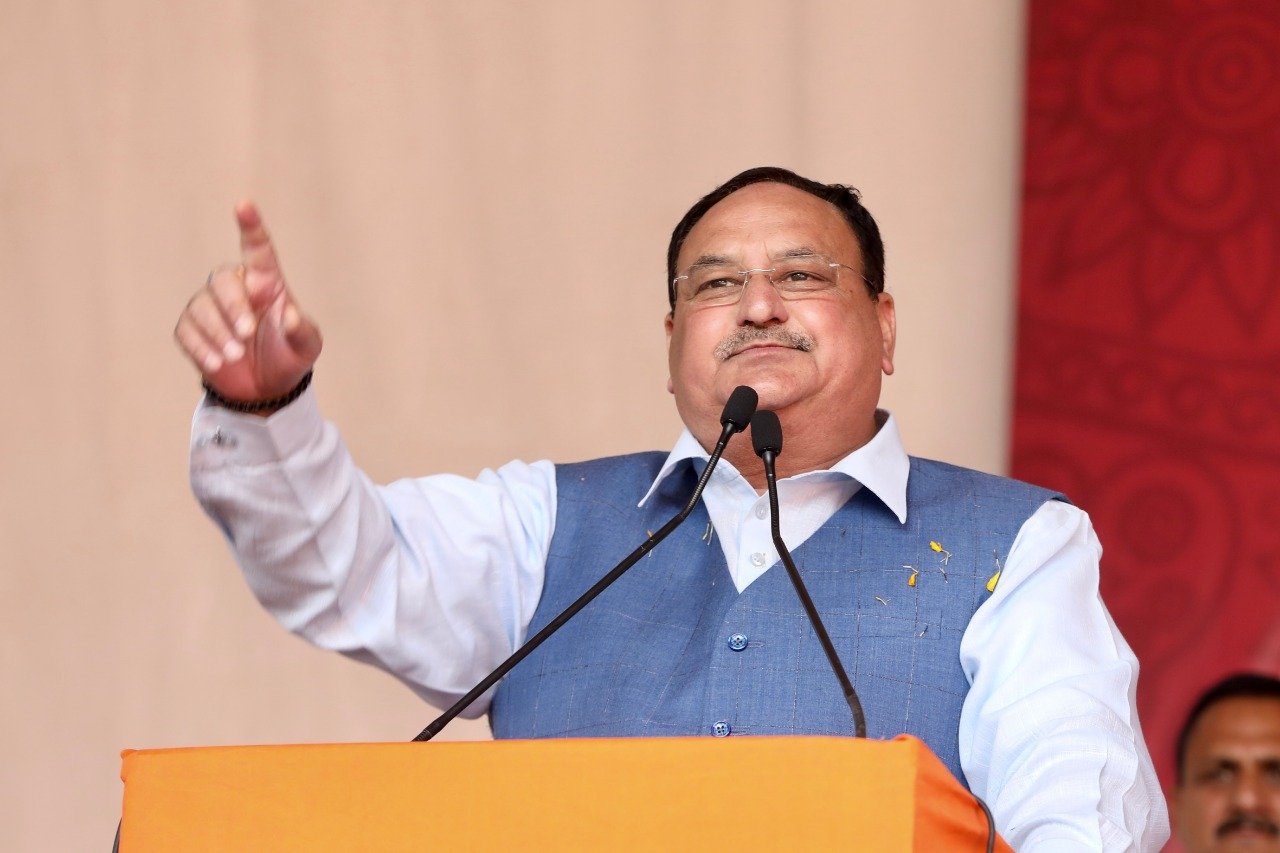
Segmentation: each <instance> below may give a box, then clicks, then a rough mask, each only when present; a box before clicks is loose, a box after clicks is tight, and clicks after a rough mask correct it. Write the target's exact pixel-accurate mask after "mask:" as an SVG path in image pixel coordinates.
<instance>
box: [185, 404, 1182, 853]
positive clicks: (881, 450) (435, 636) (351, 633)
mask: <svg viewBox="0 0 1280 853" xmlns="http://www.w3.org/2000/svg"><path fill="white" fill-rule="evenodd" d="M879 420H880V424H881V426H880V429H879V431H878V432H877V433H876V435H875V437H874V438H873V439H872V440H871V441H870V442H868V443H867V444H866V445H864V446H863V447H860V448H859V449H857V450H856V451H854V452H853V453H851V454H849V455H848V456H847V457H845V458H844V459H842V460H841V461H840V462H839V463H837V464H836V465H835V466H833V467H832V468H831V469H830V470H827V471H812V472H808V473H805V474H800V475H797V476H795V477H790V478H787V479H784V480H782V481H780V482H779V484H778V489H779V502H780V508H779V517H780V524H781V530H782V535H783V539H784V541H786V542H787V544H788V547H790V548H793V549H794V548H796V547H798V546H799V545H800V544H801V543H802V542H804V541H805V540H806V539H807V538H808V537H809V536H810V535H812V534H813V532H814V531H816V530H817V529H818V528H819V527H821V525H822V524H823V523H824V522H825V521H826V520H828V519H829V518H830V517H831V515H832V514H834V512H835V511H836V510H837V509H839V507H840V506H842V505H843V504H844V503H845V502H847V501H848V499H849V498H850V497H851V496H852V495H853V494H854V493H855V492H856V491H857V490H858V489H859V488H868V489H870V490H871V491H872V492H873V493H875V495H876V496H877V497H878V498H879V499H880V500H882V501H883V502H884V503H885V504H886V505H887V506H888V507H889V508H890V509H891V510H892V511H893V512H894V513H895V515H897V517H898V519H899V521H903V522H905V521H906V518H907V512H908V507H907V502H906V489H907V477H908V471H909V461H908V458H907V454H906V452H905V450H904V449H903V447H902V443H901V440H900V438H899V435H898V430H897V427H896V425H895V423H894V420H893V418H892V416H890V415H888V414H887V413H880V416H879ZM690 457H701V458H706V452H705V451H704V450H703V449H702V447H701V446H700V445H699V444H698V442H697V441H696V440H695V439H694V438H693V436H692V435H691V434H689V432H688V431H687V430H686V431H684V432H683V433H682V434H681V436H680V438H679V439H678V440H677V442H676V445H675V447H674V448H673V449H672V451H671V454H670V456H669V457H668V459H667V461H666V463H665V464H664V465H663V467H662V469H661V471H660V473H659V474H658V477H657V479H656V480H655V486H656V485H657V483H659V482H661V481H662V479H663V478H664V477H665V476H666V475H667V474H668V473H669V472H670V471H671V470H672V469H673V468H674V467H675V465H676V463H677V462H679V461H680V460H682V459H686V458H690ZM191 481H192V487H193V489H194V491H195V493H196V495H197V497H198V498H199V499H200V502H201V504H202V505H203V506H204V507H205V509H206V511H207V512H209V514H210V515H211V516H212V517H213V518H214V519H215V520H216V521H217V522H218V523H219V524H220V525H221V526H222V528H223V530H224V531H225V532H226V533H227V536H228V537H229V539H230V540H231V542H232V544H233V547H234V550H235V553H236V557H237V560H238V561H239V563H240V565H241V567H242V569H243V570H244V573H245V577H246V579H247V580H248V582H249V585H250V586H251V587H252V589H253V591H254V593H255V594H256V595H257V597H258V598H259V600H260V601H261V602H262V604H263V605H264V606H265V607H266V608H267V609H268V610H269V611H270V612H271V613H272V614H273V615H274V616H275V617H276V618H277V619H278V620H279V621H280V622H281V624H283V625H284V626H285V627H286V628H288V629H289V630H291V631H294V632H296V633H298V634H301V635H302V636H304V637H306V638H307V639H308V640H310V641H311V642H313V643H315V644H317V645H319V646H322V647H324V648H328V649H333V650H336V651H340V652H342V653H344V654H347V655H350V656H352V657H354V658H356V659H358V660H362V661H365V662H367V663H371V664H374V665H376V666H379V667H381V668H383V669H385V670H387V671H388V672H390V673H392V674H393V675H395V676H396V677H398V678H400V679H401V680H402V681H404V682H405V683H406V684H407V685H409V686H410V687H411V688H412V689H413V690H414V691H416V692H417V693H418V694H419V695H420V696H422V697H423V698H424V699H426V700H427V701H428V702H431V703H432V704H433V705H437V706H440V707H444V706H446V705H449V704H452V702H453V701H455V700H456V699H457V698H458V697H460V696H461V695H462V694H464V693H465V692H466V691H467V690H469V689H470V688H471V686H472V685H473V684H475V683H476V682H477V681H479V680H480V679H481V678H482V677H483V676H484V675H486V674H487V673H488V672H489V671H491V670H492V669H493V668H494V667H496V666H497V665H498V664H499V663H501V662H502V661H503V660H504V659H505V658H506V657H507V656H509V655H510V654H511V652H512V651H514V650H515V648H516V646H517V645H518V644H519V643H520V642H521V641H522V640H523V638H524V636H525V632H526V628H527V626H528V624H529V622H530V620H531V619H532V617H533V613H534V610H535V609H536V607H537V604H538V600H539V597H540V595H541V591H542V583H543V567H544V563H545V561H546V555H547V551H548V547H549V543H550V541H551V535H552V533H553V531H554V528H555V511H556V482H555V468H554V466H553V465H552V464H551V463H550V462H547V461H541V462H534V463H532V464H526V463H523V462H512V463H509V464H507V465H504V466H503V467H501V468H499V469H497V470H496V471H492V470H486V471H484V472H482V473H481V474H480V475H479V476H478V477H477V478H475V479H468V478H464V477H458V476H453V475H436V476H431V477H422V478H416V479H409V480H401V481H398V482H396V483H392V484H391V485H388V486H375V485H374V484H372V483H371V482H370V481H369V480H368V478H367V477H365V476H364V474H363V473H362V472H360V471H359V469H357V468H356V467H355V465H354V463H353V462H352V460H351V458H350V456H349V454H348V453H347V451H346V449H345V447H344V446H343V444H342V441H341V438H340V437H339V435H338V432H337V430H336V429H335V428H334V427H333V426H332V425H331V424H329V423H327V422H325V421H324V420H323V419H322V418H321V417H320V415H319V412H318V410H317V408H316V404H315V398H314V396H313V394H312V393H311V392H308V393H306V394H304V395H303V397H302V398H300V399H299V400H298V401H297V402H296V403H294V404H292V405H290V406H289V407H287V408H286V409H284V410H282V411H280V412H278V413H276V414H275V415H273V416H272V417H270V418H268V419H265V420H264V419H260V418H254V417H250V416H244V415H237V414H235V413H233V412H230V411H227V410H225V409H221V408H218V407H214V406H202V407H201V408H200V409H198V410H197V412H196V416H195V420H194V424H193V430H192V446H191ZM650 492H652V488H651V489H650ZM624 497H625V496H624ZM647 497H648V495H647V494H646V495H637V496H635V500H637V501H639V502H641V503H643V501H644V500H645V499H646V498H647ZM703 498H704V501H705V504H706V507H707V511H708V515H709V516H710V518H711V525H710V527H709V529H708V530H707V531H706V535H707V536H708V538H710V537H711V535H712V533H713V531H712V529H711V528H714V534H715V537H716V538H717V539H718V541H719V542H720V544H721V547H722V549H723V550H724V556H725V560H726V563H727V566H728V568H729V572H730V574H731V575H732V577H733V581H734V584H735V585H736V587H737V588H738V590H739V591H741V590H743V589H746V588H747V586H749V585H750V584H751V583H752V582H754V581H755V580H756V579H757V578H759V577H760V576H761V575H762V574H763V573H764V572H765V571H767V570H768V569H769V568H770V567H771V566H772V565H773V564H774V563H775V562H776V561H777V554H776V553H775V551H774V549H773V544H772V537H771V535H770V530H769V513H768V503H767V499H766V498H765V497H762V496H760V495H758V494H757V493H756V491H755V489H754V488H753V487H752V486H751V485H750V484H749V483H748V482H747V481H746V480H745V479H744V478H743V477H742V475H741V474H739V473H738V472H737V471H736V470H734V469H733V466H732V465H731V464H729V463H728V462H724V461H722V462H721V463H720V467H719V468H718V469H717V472H716V473H715V474H714V475H713V477H712V480H711V482H710V483H708V486H707V489H706V491H705V492H704V495H703ZM637 544H638V543H637ZM1101 552H1102V549H1101V546H1100V545H1099V543H1098V539H1097V536H1096V535H1095V534H1094V532H1093V527H1092V525H1091V523H1090V521H1089V518H1088V516H1087V515H1086V514H1085V513H1084V512H1082V511H1081V510H1079V509H1077V508H1076V507H1073V506H1070V505H1068V504H1064V503H1061V502H1058V501H1050V502H1048V503H1046V504H1044V505H1043V506H1042V507H1041V508H1040V509H1039V510H1037V511H1036V512H1035V513H1034V514H1033V515H1032V517H1031V518H1030V519H1028V521H1027V522H1026V524H1024V525H1023V527H1022V529H1021V530H1020V531H1019V533H1018V536H1017V538H1016V540H1015V542H1014V545H1013V548H1012V549H1011V551H1010V552H1009V555H1008V559H1007V561H1006V563H1005V565H1004V567H1003V570H1002V572H1001V575H1000V577H999V580H998V583H997V584H996V587H995V592H994V594H993V595H992V596H991V598H990V599H988V600H987V602H986V603H984V604H983V605H982V606H981V607H980V608H979V609H978V611H977V612H976V613H975V615H974V617H973V618H972V620H971V621H970V623H969V625H968V628H967V629H966V630H965V633H964V636H963V639H962V641H961V646H960V657H961V665H962V667H963V668H964V672H965V675H966V677H967V678H968V679H969V681H970V685H971V687H970V690H969V693H968V696H967V697H966V699H965V702H964V707H963V710H962V712H961V716H960V729H959V740H960V743H959V754H960V762H961V766H962V767H963V768H964V772H965V776H966V778H967V780H968V782H969V784H970V787H971V788H972V789H973V791H974V793H976V794H978V795H979V796H981V797H983V799H985V800H986V801H987V803H988V804H989V805H990V806H991V809H992V812H993V813H994V815H995V817H996V824H997V826H998V827H999V829H1000V831H1001V833H1002V835H1004V837H1005V838H1006V839H1007V840H1008V841H1009V842H1010V843H1011V844H1012V845H1013V846H1014V847H1015V849H1018V850H1031V851H1048V850H1064V851H1065V850H1072V851H1075V850H1081V849H1095V850H1158V849H1159V848H1160V846H1161V845H1162V844H1163V843H1164V841H1165V840H1166V839H1167V837H1168V814H1167V811H1166V808H1165V803H1164V798H1163V796H1162V795H1161V792H1160V788H1159V783H1158V782H1157V779H1156V776H1155V771H1154V769H1153V767H1152V764H1151V759H1150V756H1149V755H1148V753H1147V749H1146V745H1145V743H1144V741H1143V739H1142V732H1141V727H1140V725H1139V722H1138V717H1137V709H1136V701H1135V695H1136V682H1137V674H1138V664H1137V661H1136V659H1135V658H1134V655H1133V653H1132V651H1131V650H1130V649H1129V646H1128V645H1127V643H1125V641H1124V638H1123V637H1122V636H1121V635H1120V633H1119V631H1118V630H1117V629H1116V627H1115V624H1114V623H1113V622H1112V620H1111V617H1110V615H1109V614H1108V613H1107V610H1106V608H1105V606H1104V605H1103V603H1102V601H1101V598H1100V597H1099V594H1098V564H1099V559H1100V557H1101ZM608 568H609V567H608V566H601V567H600V573H601V574H603V573H604V572H605V571H606V570H607V569H608ZM487 705H488V697H487V696H486V697H484V698H482V699H481V700H480V701H479V702H477V703H476V705H473V706H472V708H471V710H470V712H469V715H472V716H478V715H479V714H481V713H483V712H484V710H485V709H486V708H487Z"/></svg>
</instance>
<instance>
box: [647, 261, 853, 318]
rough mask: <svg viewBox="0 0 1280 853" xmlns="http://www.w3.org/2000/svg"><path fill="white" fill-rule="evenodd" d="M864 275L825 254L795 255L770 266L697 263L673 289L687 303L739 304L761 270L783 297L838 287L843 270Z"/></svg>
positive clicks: (677, 277)
mask: <svg viewBox="0 0 1280 853" xmlns="http://www.w3.org/2000/svg"><path fill="white" fill-rule="evenodd" d="M842 267H843V268H844V269H847V270H849V271H850V272H852V273H853V274H854V275H858V276H859V278H861V277H862V276H861V275H860V274H859V273H858V271H857V270H855V269H854V268H853V267H851V266H849V265H848V264H841V263H837V262H836V261H833V260H831V259H829V258H825V257H823V256H822V255H795V256H792V257H787V258H779V259H778V260H776V261H774V266H772V267H770V268H769V269H749V270H744V269H738V267H737V266H736V265H733V264H722V263H708V264H694V265H693V266H691V267H689V269H687V270H685V272H684V273H683V274H682V275H678V276H676V277H675V278H674V279H672V281H671V289H672V291H673V292H675V293H677V294H679V296H680V298H681V299H683V300H684V301H686V302H692V303H694V304H696V305H706V306H717V305H736V304H737V303H738V300H740V299H741V298H742V293H743V291H745V290H746V289H747V284H748V283H749V282H750V281H751V276H753V275H755V274H756V273H760V274H762V275H764V276H765V278H767V279H768V280H769V283H770V284H771V285H773V289H774V290H776V291H777V292H778V295H779V296H781V297H782V298H783V299H803V298H804V297H806V296H814V295H817V294H820V293H824V292H826V291H830V290H834V289H835V288H836V287H838V286H839V284H840V269H841V268H842Z"/></svg>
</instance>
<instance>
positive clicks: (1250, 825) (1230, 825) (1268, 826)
mask: <svg viewBox="0 0 1280 853" xmlns="http://www.w3.org/2000/svg"><path fill="white" fill-rule="evenodd" d="M1242 829H1256V830H1260V831H1262V832H1265V833H1267V834H1268V835H1270V836H1271V837H1272V838H1275V837H1276V836H1277V835H1280V826H1277V825H1276V823H1275V822H1274V821H1270V820H1267V819H1266V818H1265V817H1259V816H1258V815H1252V814H1239V815H1234V816H1233V817H1232V818H1231V819H1230V820H1228V821H1226V822H1225V823H1223V824H1222V825H1221V826H1219V827H1218V829H1217V830H1216V831H1215V832H1214V836H1215V837H1217V838H1225V837H1227V836H1228V835H1230V834H1231V833H1233V832H1239V831H1240V830H1242Z"/></svg>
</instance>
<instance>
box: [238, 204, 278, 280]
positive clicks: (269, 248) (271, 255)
mask: <svg viewBox="0 0 1280 853" xmlns="http://www.w3.org/2000/svg"><path fill="white" fill-rule="evenodd" d="M236 223H237V224H238V225H239V226H240V256H241V258H242V260H243V261H244V265H245V267H247V268H248V269H250V270H253V271H254V272H259V273H266V274H268V275H276V276H279V275H280V263H279V261H278V260H277V259H276V250H275V246H273V245H272V244H271V235H270V234H268V233H267V229H266V226H265V225H263V224H262V214H261V213H259V212H258V206H257V205H255V204H254V203H253V202H251V201H247V200H246V201H241V202H240V203H238V204H237V205H236Z"/></svg>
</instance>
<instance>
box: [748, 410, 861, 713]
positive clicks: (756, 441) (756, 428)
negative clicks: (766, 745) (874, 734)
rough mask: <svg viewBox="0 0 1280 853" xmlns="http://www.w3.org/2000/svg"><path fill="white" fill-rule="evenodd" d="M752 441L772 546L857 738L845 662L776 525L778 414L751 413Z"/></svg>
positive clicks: (856, 707)
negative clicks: (765, 490) (835, 682)
mask: <svg viewBox="0 0 1280 853" xmlns="http://www.w3.org/2000/svg"><path fill="white" fill-rule="evenodd" d="M751 444H752V446H753V447H755V451H756V455H758V456H759V457H760V458H761V459H762V460H764V478H765V481H766V482H767V483H768V485H769V515H770V518H769V528H770V531H771V532H772V533H773V546H774V547H775V548H777V549H778V556H779V557H781V558H782V564H783V565H784V566H786V567H787V575H788V576H789V577H790V578H791V585H792V586H794V587H795V588H796V594H797V595H799V596H800V603H801V604H803V605H804V610H805V613H806V614H808V616H809V623H810V624H811V625H813V630H814V633H816V634H817V635H818V642H819V643H821V644H822V650H823V651H824V652H826V653H827V661H828V663H830V664H831V669H832V670H834V671H835V674H836V678H837V679H838V680H839V681H840V689H841V690H843V691H844V698H845V701H846V702H848V703H849V712H850V713H851V714H852V715H853V729H854V732H856V733H857V736H858V737H863V738H864V737H866V736H867V721H866V718H865V717H864V716H863V714H862V702H861V701H860V700H859V699H858V693H857V691H856V690H854V689H853V683H852V682H851V681H849V676H848V675H846V674H845V670H844V664H842V663H840V655H839V654H837V652H836V647H835V644H834V643H832V642H831V635H829V634H828V633H827V629H826V626H824V625H823V624H822V617H821V616H819V615H818V608H816V607H814V606H813V599H812V598H810V597H809V590H808V589H807V588H805V585H804V580H803V579H802V578H801V577H800V570H799V569H797V568H796V564H795V561H794V560H792V559H791V552H790V551H788V550H787V545H786V543H785V542H783V541H782V531H781V529H780V528H779V525H778V478H777V473H776V472H775V470H774V460H775V459H776V458H777V457H778V454H780V453H782V423H781V422H780V421H779V420H778V416H777V414H775V413H774V412H769V411H760V412H756V413H755V414H754V415H752V416H751Z"/></svg>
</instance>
